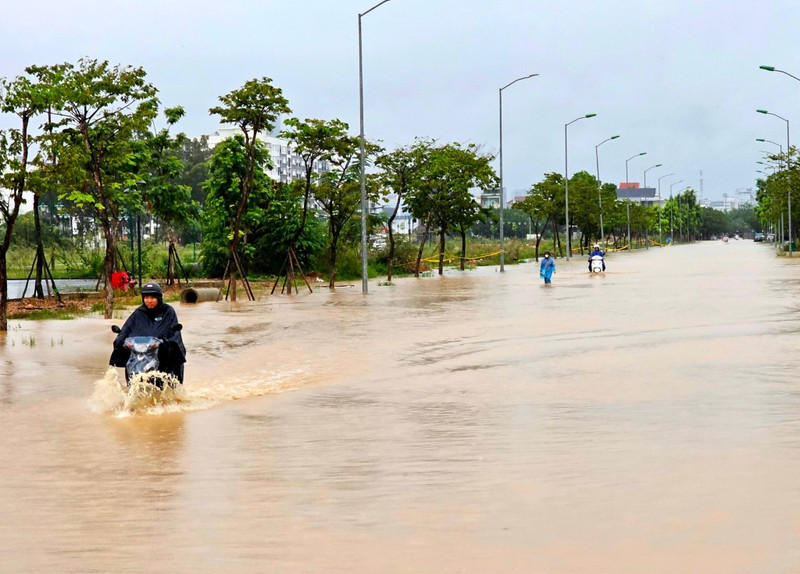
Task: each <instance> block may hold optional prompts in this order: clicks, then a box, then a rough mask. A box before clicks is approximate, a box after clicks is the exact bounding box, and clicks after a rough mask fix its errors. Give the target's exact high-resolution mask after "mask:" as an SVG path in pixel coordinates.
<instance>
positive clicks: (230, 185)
mask: <svg viewBox="0 0 800 574" xmlns="http://www.w3.org/2000/svg"><path fill="white" fill-rule="evenodd" d="M248 153H249V152H248V150H247V148H246V144H245V140H244V136H243V135H241V134H237V135H235V136H233V137H231V138H227V139H225V140H223V141H222V142H220V143H219V144H218V145H217V146H216V147H215V148H214V151H213V153H212V154H211V159H210V160H209V162H208V171H209V178H208V180H206V182H205V183H204V184H203V185H204V188H205V191H206V193H207V198H206V205H205V209H204V211H203V262H204V265H205V267H206V272H208V273H211V274H216V273H220V274H221V273H222V272H223V269H224V267H225V264H226V263H225V262H226V261H229V258H230V240H231V234H232V233H233V231H232V230H233V226H234V222H235V220H236V219H237V218H238V219H239V231H238V233H239V234H240V235H241V236H242V238H247V236H248V233H249V232H250V231H251V230H252V229H253V228H254V227H255V226H257V225H258V224H259V223H260V222H261V221H262V220H263V219H264V210H265V209H267V208H268V207H269V203H270V189H271V188H270V180H269V178H268V177H267V175H266V173H265V170H266V169H268V167H269V154H268V153H267V150H266V149H265V148H264V144H262V143H261V142H255V144H254V145H253V152H252V153H254V155H253V156H249V155H248ZM251 157H252V158H253V159H254V162H253V164H252V165H250V164H249V162H250V160H251ZM250 176H252V178H253V181H252V185H251V194H250V201H248V202H247V203H246V204H245V209H244V211H243V212H241V213H239V211H238V209H239V205H240V204H239V201H240V199H241V196H240V194H241V191H242V179H244V178H246V177H250ZM237 249H239V250H241V251H242V252H243V253H244V254H245V255H246V256H247V258H246V260H247V259H249V256H250V255H251V254H252V253H251V250H252V244H250V243H248V242H247V241H243V242H241V243H240V244H239V245H238V246H237Z"/></svg>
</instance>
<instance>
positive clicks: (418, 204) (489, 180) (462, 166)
mask: <svg viewBox="0 0 800 574" xmlns="http://www.w3.org/2000/svg"><path fill="white" fill-rule="evenodd" d="M492 159H493V156H491V155H485V154H482V153H481V151H480V148H478V146H476V145H474V144H468V145H466V146H461V145H460V144H458V143H452V144H446V145H443V146H440V147H437V148H434V149H433V150H432V151H431V156H430V160H429V161H428V162H427V163H426V165H425V168H424V170H423V171H422V173H421V177H420V180H419V183H418V185H417V187H416V188H415V189H414V190H413V191H412V192H411V193H409V196H408V200H409V202H408V205H409V208H410V210H411V213H412V214H413V216H414V217H415V218H416V219H419V220H420V221H425V222H426V230H425V235H426V236H427V231H428V229H429V227H430V225H432V224H435V225H436V226H437V231H438V234H439V274H440V275H442V274H443V273H444V252H445V238H446V235H447V232H448V231H450V230H451V229H453V228H454V226H455V224H456V222H457V221H458V220H459V219H460V218H462V217H463V213H462V209H463V206H464V205H465V204H468V203H469V200H470V198H471V190H473V189H475V188H479V189H483V190H488V189H493V186H494V187H496V186H497V185H498V178H497V176H496V175H495V173H494V170H493V169H492V168H491V166H490V165H489V164H490V162H491V161H492ZM424 241H425V239H424V238H423V240H422V242H421V243H420V250H419V251H418V253H417V274H419V265H420V260H421V248H422V245H423V242H424Z"/></svg>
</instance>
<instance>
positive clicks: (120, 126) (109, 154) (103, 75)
mask: <svg viewBox="0 0 800 574" xmlns="http://www.w3.org/2000/svg"><path fill="white" fill-rule="evenodd" d="M27 72H28V73H30V74H32V75H34V76H35V77H36V78H38V79H39V81H40V82H41V83H42V84H46V85H48V93H49V96H50V98H49V101H48V102H47V103H48V104H49V105H50V106H51V107H52V112H53V116H55V117H56V118H60V119H59V120H58V121H55V123H54V124H53V125H52V126H48V132H50V135H49V136H47V139H48V144H49V145H50V146H52V147H51V148H50V150H49V151H50V154H51V155H54V156H56V157H59V162H60V163H59V178H60V180H61V181H62V184H63V185H64V187H65V188H66V189H67V191H66V192H64V193H63V194H62V197H63V198H66V199H69V200H70V201H72V202H74V203H75V204H76V205H77V206H79V207H88V208H91V210H92V211H93V212H94V214H95V216H96V217H97V219H98V221H99V222H100V227H101V231H102V233H103V237H104V239H105V256H104V259H103V274H104V275H105V278H106V304H105V309H104V313H103V315H104V317H105V318H106V319H110V318H111V316H112V312H113V308H114V290H113V287H112V286H111V275H112V273H113V272H114V271H115V268H116V256H117V235H118V234H117V230H118V226H119V214H120V207H121V206H123V205H125V204H126V203H127V202H129V201H131V195H132V194H128V195H126V194H124V190H125V189H127V188H130V187H133V186H134V185H135V183H136V182H137V181H139V180H140V179H141V177H142V174H141V173H139V172H138V170H137V162H136V161H135V157H134V156H135V155H136V153H137V150H136V146H135V145H134V144H133V141H134V139H135V134H136V133H141V132H144V131H145V130H146V129H147V126H148V125H149V123H150V121H151V120H152V119H153V118H154V117H155V115H156V113H157V110H158V100H157V99H156V97H155V95H156V88H155V87H154V86H152V85H151V84H149V83H147V81H146V73H145V71H144V70H143V69H142V68H134V67H130V66H127V67H125V66H112V65H110V64H109V63H108V62H99V61H97V60H91V59H88V58H84V59H81V60H79V61H78V63H77V65H73V64H70V63H65V64H57V65H54V66H31V67H29V68H27ZM50 128H52V129H50Z"/></svg>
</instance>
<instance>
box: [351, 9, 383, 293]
mask: <svg viewBox="0 0 800 574" xmlns="http://www.w3.org/2000/svg"><path fill="white" fill-rule="evenodd" d="M388 1H389V0H383V1H382V2H379V3H377V4H375V5H374V6H373V7H372V8H370V9H369V10H367V11H366V12H362V13H360V14H359V15H358V114H359V120H360V123H361V135H360V139H361V155H360V160H361V166H360V170H359V171H360V172H361V174H360V184H361V292H362V293H363V294H365V295H366V294H367V293H368V292H369V274H368V271H367V187H366V182H365V171H366V169H365V163H364V56H363V50H362V43H361V17H362V16H366V15H367V14H369V13H370V12H372V11H373V10H375V8H378V7H379V6H382V5H383V4H386V3H387V2H388Z"/></svg>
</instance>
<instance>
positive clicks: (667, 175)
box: [658, 173, 675, 245]
mask: <svg viewBox="0 0 800 574" xmlns="http://www.w3.org/2000/svg"><path fill="white" fill-rule="evenodd" d="M671 175H675V174H674V173H668V174H666V175H662V176H661V177H659V178H658V205H659V209H660V206H661V180H662V179H664V178H665V177H669V176H671ZM658 242H659V243H661V244H662V245H663V244H664V241H663V240H662V238H661V214H660V212H659V216H658Z"/></svg>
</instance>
